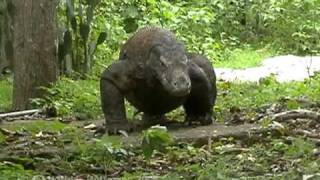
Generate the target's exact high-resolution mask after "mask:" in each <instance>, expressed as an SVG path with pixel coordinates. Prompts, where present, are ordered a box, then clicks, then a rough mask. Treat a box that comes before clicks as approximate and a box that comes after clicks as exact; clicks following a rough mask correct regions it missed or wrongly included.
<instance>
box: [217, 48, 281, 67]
mask: <svg viewBox="0 0 320 180" xmlns="http://www.w3.org/2000/svg"><path fill="white" fill-rule="evenodd" d="M274 54H276V52H274V50H272V49H270V48H268V47H265V48H262V49H253V48H252V47H250V46H246V47H242V48H235V49H233V50H230V49H226V50H225V52H224V53H223V55H222V56H223V57H224V58H223V61H217V62H215V63H214V66H215V67H218V68H219V67H222V68H233V69H242V68H248V67H257V66H259V65H260V64H261V61H262V60H264V59H265V58H267V57H270V56H272V55H274Z"/></svg>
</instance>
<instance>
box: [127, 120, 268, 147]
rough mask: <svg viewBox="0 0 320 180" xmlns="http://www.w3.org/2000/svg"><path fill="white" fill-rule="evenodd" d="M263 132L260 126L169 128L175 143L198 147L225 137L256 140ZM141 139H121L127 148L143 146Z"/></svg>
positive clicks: (133, 136)
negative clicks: (190, 144)
mask: <svg viewBox="0 0 320 180" xmlns="http://www.w3.org/2000/svg"><path fill="white" fill-rule="evenodd" d="M263 131H264V130H263V129H262V128H261V126H260V125H258V124H243V125H237V126H226V125H222V124H215V125H210V126H197V127H180V128H174V129H170V127H169V128H168V132H169V134H170V135H171V136H172V137H173V139H174V142H175V143H192V144H195V145H198V146H201V145H204V144H210V143H211V141H215V140H217V139H220V138H224V137H226V138H227V137H233V138H239V139H242V138H248V139H249V138H256V137H257V136H255V134H258V135H260V134H261V132H263ZM254 136H255V137H254ZM141 138H142V137H141V133H131V134H129V136H128V137H121V142H122V143H123V144H124V145H126V146H132V147H136V146H139V145H140V144H141V142H142V141H141Z"/></svg>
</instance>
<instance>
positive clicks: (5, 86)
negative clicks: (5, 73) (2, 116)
mask: <svg viewBox="0 0 320 180" xmlns="http://www.w3.org/2000/svg"><path fill="white" fill-rule="evenodd" d="M11 101H12V81H11V79H4V80H1V79H0V102H1V103H0V113H1V112H7V111H9V110H10V108H11Z"/></svg>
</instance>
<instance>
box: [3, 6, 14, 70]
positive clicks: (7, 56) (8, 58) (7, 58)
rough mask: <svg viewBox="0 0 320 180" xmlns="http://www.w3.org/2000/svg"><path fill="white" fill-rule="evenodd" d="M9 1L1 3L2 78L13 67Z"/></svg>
mask: <svg viewBox="0 0 320 180" xmlns="http://www.w3.org/2000/svg"><path fill="white" fill-rule="evenodd" d="M7 1H8V0H1V1H0V76H1V72H2V71H3V69H4V68H6V67H9V66H10V68H12V67H11V65H12V41H11V40H12V39H11V32H10V26H9V24H10V17H9V9H10V5H9V4H8V3H7Z"/></svg>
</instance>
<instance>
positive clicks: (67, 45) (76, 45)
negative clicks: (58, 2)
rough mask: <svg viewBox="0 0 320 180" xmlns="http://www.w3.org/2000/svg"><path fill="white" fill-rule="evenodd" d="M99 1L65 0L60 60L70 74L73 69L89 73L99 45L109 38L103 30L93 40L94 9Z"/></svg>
mask: <svg viewBox="0 0 320 180" xmlns="http://www.w3.org/2000/svg"><path fill="white" fill-rule="evenodd" d="M99 3H100V0H87V1H83V0H66V1H65V17H66V18H65V27H64V28H62V29H64V30H63V33H62V35H61V38H60V42H59V60H60V66H61V67H60V69H61V71H62V72H63V73H65V74H67V75H69V76H70V75H71V73H72V72H73V71H75V72H78V73H80V74H83V75H84V74H87V73H89V72H90V70H91V68H92V65H93V57H94V56H93V55H94V53H95V51H96V49H97V46H98V45H100V44H102V43H103V42H104V41H105V40H106V38H107V33H106V32H101V33H100V34H99V36H98V38H97V39H96V40H91V39H92V37H91V36H92V32H91V31H92V26H93V24H92V23H93V20H94V11H95V9H96V8H97V6H98V4H99Z"/></svg>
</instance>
